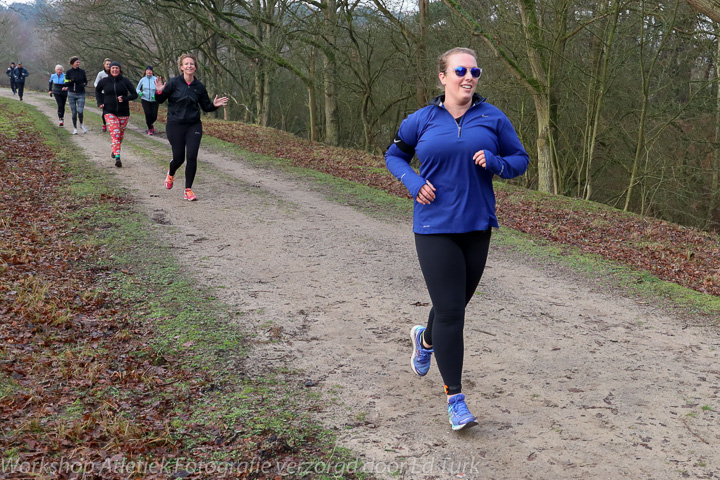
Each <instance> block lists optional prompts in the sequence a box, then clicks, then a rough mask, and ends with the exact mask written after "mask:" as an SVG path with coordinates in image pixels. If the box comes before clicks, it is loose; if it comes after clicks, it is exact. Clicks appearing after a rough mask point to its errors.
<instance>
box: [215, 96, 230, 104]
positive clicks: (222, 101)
mask: <svg viewBox="0 0 720 480" xmlns="http://www.w3.org/2000/svg"><path fill="white" fill-rule="evenodd" d="M227 103H228V97H222V98H218V96H217V95H215V100H213V105H215V106H216V107H222V106H223V105H227Z"/></svg>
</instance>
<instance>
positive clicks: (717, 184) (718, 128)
mask: <svg viewBox="0 0 720 480" xmlns="http://www.w3.org/2000/svg"><path fill="white" fill-rule="evenodd" d="M715 31H716V32H718V33H720V27H718V26H717V25H716V26H715ZM715 42H716V44H717V45H716V47H715V48H716V50H715V82H716V86H715V89H716V90H715V148H714V149H713V168H712V173H711V175H712V180H711V182H710V183H711V186H710V202H709V204H708V210H707V215H706V218H705V225H706V227H705V228H708V229H711V228H713V223H714V222H715V218H716V213H717V212H716V210H717V209H718V206H719V205H720V149H718V145H720V83H719V82H720V71H718V66H720V35H718V34H716V40H715ZM715 229H718V227H717V226H716V227H715Z"/></svg>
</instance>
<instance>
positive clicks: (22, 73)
mask: <svg viewBox="0 0 720 480" xmlns="http://www.w3.org/2000/svg"><path fill="white" fill-rule="evenodd" d="M28 75H30V74H29V73H28V71H27V70H25V69H24V68H23V66H22V62H18V64H17V67H15V69H14V70H13V79H14V80H15V90H17V94H18V98H19V99H20V101H21V102H22V97H23V92H24V91H25V77H27V76H28Z"/></svg>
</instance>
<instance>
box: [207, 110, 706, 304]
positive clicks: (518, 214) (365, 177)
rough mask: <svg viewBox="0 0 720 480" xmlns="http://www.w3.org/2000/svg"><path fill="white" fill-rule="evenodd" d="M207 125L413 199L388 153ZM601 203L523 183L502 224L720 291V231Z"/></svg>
mask: <svg viewBox="0 0 720 480" xmlns="http://www.w3.org/2000/svg"><path fill="white" fill-rule="evenodd" d="M204 131H205V132H206V133H207V134H208V135H212V136H213V137H217V138H220V139H222V140H225V141H227V142H230V143H235V144H238V145H240V146H242V148H245V149H247V150H249V151H251V152H255V153H260V154H263V155H269V156H273V157H277V158H282V159H286V160H289V161H290V162H291V163H292V165H295V166H299V167H304V168H311V169H314V170H318V171H321V172H324V173H328V174H330V175H334V176H336V177H340V178H344V179H346V180H351V181H354V182H357V183H361V184H364V185H368V186H370V187H373V188H378V189H381V190H384V191H386V192H388V193H390V194H392V195H395V196H398V197H405V198H408V193H407V190H406V189H405V187H404V186H403V185H402V184H401V183H400V182H398V181H397V180H395V178H393V177H392V176H391V175H390V173H389V172H387V170H386V169H385V161H384V159H383V158H382V157H381V156H377V155H371V154H369V153H365V152H362V151H358V150H351V149H346V148H337V147H328V146H325V145H321V144H314V143H312V142H309V141H307V140H302V139H299V138H297V137H295V136H293V135H292V134H289V133H287V132H282V131H279V130H275V129H271V128H262V127H257V126H254V125H247V124H243V123H239V122H222V121H217V120H211V121H205V123H204ZM595 207H596V205H594V204H590V203H587V202H585V203H582V204H577V203H576V201H575V200H573V199H569V198H565V197H549V196H540V195H524V194H523V191H522V189H501V190H500V191H499V192H498V216H499V217H500V224H501V225H505V226H508V227H510V228H513V229H516V230H519V231H521V232H524V233H527V234H529V235H532V236H534V237H538V238H544V239H547V240H548V241H551V242H555V243H559V244H563V245H571V246H574V247H578V248H580V249H581V250H582V251H584V252H588V253H593V254H597V255H600V256H602V257H604V258H606V259H609V260H613V261H616V262H619V263H622V264H623V265H627V266H630V267H632V268H635V269H640V270H645V271H648V272H650V273H651V274H653V275H655V276H657V277H658V278H660V279H662V280H666V281H669V282H673V283H677V284H678V285H682V286H684V287H687V288H690V289H693V290H697V291H698V292H703V293H708V294H711V295H720V238H719V237H718V235H717V234H715V233H706V232H701V231H698V230H694V229H692V228H686V227H683V226H680V225H674V224H670V223H667V222H663V221H660V220H654V219H651V218H641V217H637V216H634V215H628V214H625V213H623V212H621V211H619V210H615V209H612V208H610V207H604V206H599V207H600V208H597V209H596V208H595Z"/></svg>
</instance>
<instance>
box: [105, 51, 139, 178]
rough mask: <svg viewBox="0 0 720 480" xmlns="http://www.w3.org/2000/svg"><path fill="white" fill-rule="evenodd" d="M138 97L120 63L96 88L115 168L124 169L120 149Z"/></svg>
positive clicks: (113, 64)
mask: <svg viewBox="0 0 720 480" xmlns="http://www.w3.org/2000/svg"><path fill="white" fill-rule="evenodd" d="M137 97H138V95H137V92H135V87H134V86H133V84H132V83H130V80H128V79H127V78H125V77H123V75H122V68H121V67H120V64H119V63H118V62H112V63H111V64H110V75H108V76H107V77H105V78H103V79H102V80H100V81H99V82H98V84H97V87H95V99H96V100H97V103H98V108H102V111H103V115H104V116H105V120H106V121H107V125H108V130H109V131H110V142H111V144H112V153H111V155H112V158H113V159H115V166H116V167H118V168H120V167H122V162H121V161H120V147H121V145H122V141H123V137H124V136H125V127H127V124H128V120H129V119H130V104H129V102H130V100H135V99H136V98H137Z"/></svg>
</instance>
